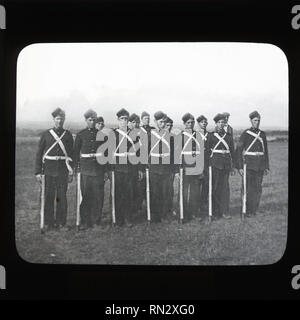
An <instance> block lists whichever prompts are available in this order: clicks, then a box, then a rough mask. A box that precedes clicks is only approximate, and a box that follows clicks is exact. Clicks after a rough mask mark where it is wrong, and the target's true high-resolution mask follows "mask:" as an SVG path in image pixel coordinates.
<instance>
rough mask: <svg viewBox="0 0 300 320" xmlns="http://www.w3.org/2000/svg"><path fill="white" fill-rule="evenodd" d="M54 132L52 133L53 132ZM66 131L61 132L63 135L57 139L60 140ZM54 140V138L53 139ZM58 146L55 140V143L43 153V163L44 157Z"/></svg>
mask: <svg viewBox="0 0 300 320" xmlns="http://www.w3.org/2000/svg"><path fill="white" fill-rule="evenodd" d="M49 131H50V133H51V130H49ZM53 132H54V131H53ZM65 133H66V131H64V132H63V134H62V135H61V136H60V137H59V138H58V139H60V140H61V139H62V138H63V136H64V135H65ZM54 139H55V138H54ZM57 144H58V140H57V139H55V142H54V143H53V144H52V146H51V147H50V148H49V149H48V150H47V151H46V152H45V154H44V156H43V162H44V159H45V157H46V156H47V154H48V153H49V152H50V151H51V150H52V149H53V148H54V147H55V146H56V145H57Z"/></svg>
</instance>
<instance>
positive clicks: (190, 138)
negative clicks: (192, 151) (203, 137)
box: [181, 131, 201, 154]
mask: <svg viewBox="0 0 300 320" xmlns="http://www.w3.org/2000/svg"><path fill="white" fill-rule="evenodd" d="M195 133H196V131H195V132H194V133H193V134H190V133H188V132H186V131H183V132H182V134H183V135H185V136H187V137H189V138H188V140H187V141H186V143H185V145H184V146H183V148H182V152H181V154H184V153H183V152H184V150H185V149H186V147H187V146H188V144H189V143H190V141H191V140H194V141H195V142H196V144H197V146H198V148H199V150H200V149H201V148H200V143H199V141H197V139H196V138H195Z"/></svg>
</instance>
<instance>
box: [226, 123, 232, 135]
mask: <svg viewBox="0 0 300 320" xmlns="http://www.w3.org/2000/svg"><path fill="white" fill-rule="evenodd" d="M226 128H227V129H225V131H226V132H227V133H229V134H231V135H232V136H233V128H232V126H231V125H230V124H228V125H227V126H226Z"/></svg>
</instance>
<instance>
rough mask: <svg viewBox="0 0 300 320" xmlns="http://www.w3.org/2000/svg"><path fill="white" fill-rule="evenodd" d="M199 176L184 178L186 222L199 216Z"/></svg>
mask: <svg viewBox="0 0 300 320" xmlns="http://www.w3.org/2000/svg"><path fill="white" fill-rule="evenodd" d="M201 182H202V179H199V176H192V175H184V176H183V218H184V220H186V221H189V220H191V219H192V217H193V215H198V210H199V207H200V183H201Z"/></svg>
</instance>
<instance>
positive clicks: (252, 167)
mask: <svg viewBox="0 0 300 320" xmlns="http://www.w3.org/2000/svg"><path fill="white" fill-rule="evenodd" d="M116 116H117V121H118V127H117V128H115V129H111V130H105V129H104V128H105V125H104V119H103V117H97V114H96V112H95V111H93V110H88V111H87V112H85V113H84V118H85V122H86V127H85V128H84V129H83V130H81V131H80V132H78V133H77V134H76V137H75V141H74V140H73V136H72V134H71V133H70V131H68V130H66V129H64V121H65V112H64V111H63V110H62V109H60V108H57V109H55V110H54V111H53V112H52V117H53V121H54V126H53V128H51V129H49V130H46V131H45V132H43V134H42V135H41V138H40V141H39V146H38V150H37V155H36V166H35V175H36V178H37V180H38V181H39V182H41V184H44V185H43V188H42V190H43V192H44V193H43V208H42V211H43V212H42V213H43V218H44V224H43V226H42V227H43V228H44V226H45V228H46V229H53V228H65V227H66V222H67V210H68V208H67V189H68V183H70V182H72V180H73V177H76V182H77V184H78V190H79V191H80V197H77V200H76V201H77V205H78V214H79V219H78V224H79V228H80V229H88V228H91V227H93V226H94V225H101V224H102V220H103V219H102V218H103V217H102V209H103V202H104V186H105V182H106V181H107V180H108V179H109V180H110V185H111V186H110V195H109V198H110V203H111V208H112V222H113V223H114V224H115V225H119V226H123V225H127V226H132V225H133V223H134V222H135V219H136V217H137V216H139V217H141V215H143V212H145V211H146V212H147V220H148V221H149V222H153V223H158V222H161V220H162V219H170V218H173V217H178V219H179V218H180V220H181V221H182V222H188V221H190V220H191V219H193V218H195V217H197V218H199V220H203V219H204V218H206V217H208V218H209V219H211V220H214V219H219V218H224V219H230V218H231V216H230V212H229V204H230V187H229V177H230V175H234V174H235V173H236V171H238V172H239V174H240V175H241V176H242V179H241V180H242V183H241V194H242V202H241V203H242V205H241V213H242V214H244V216H245V217H251V216H254V215H255V214H256V212H257V210H258V207H259V202H260V198H261V193H262V181H263V176H264V175H265V174H267V173H268V171H269V158H268V146H267V140H266V135H265V133H264V132H263V131H261V130H260V129H259V126H260V120H261V116H260V114H259V113H258V112H257V111H253V112H251V113H250V115H249V118H250V122H251V127H250V128H249V129H247V130H245V131H244V132H243V133H242V135H241V136H240V138H239V140H238V142H237V144H236V146H235V145H234V140H233V129H232V127H231V126H230V125H229V124H228V119H229V116H230V114H229V113H227V112H225V113H218V114H217V115H216V116H215V117H214V119H213V120H214V122H215V129H214V131H213V132H208V131H207V130H206V127H207V125H208V121H207V118H206V117H205V116H204V115H200V116H199V117H197V119H196V121H197V125H195V117H194V116H193V115H192V114H190V113H186V114H184V115H183V117H182V122H183V126H184V129H183V130H180V131H179V132H178V130H177V132H176V130H173V120H172V119H171V118H170V117H168V116H167V115H166V114H165V113H164V112H162V111H157V112H155V113H154V124H155V126H154V127H153V126H150V114H149V113H147V112H143V113H142V114H141V117H139V116H138V115H136V114H131V115H130V114H129V112H128V111H127V110H126V109H124V108H122V109H121V110H119V111H118V112H117V114H116ZM112 141H113V143H112ZM107 146H108V147H107ZM103 159H108V160H106V161H102V160H103ZM78 177H80V178H78ZM175 177H176V179H175ZM176 181H177V182H178V183H177V184H176ZM174 186H175V187H176V189H177V192H175V191H174ZM175 195H176V199H175V201H174V197H175ZM144 207H146V210H143V208H144Z"/></svg>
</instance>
